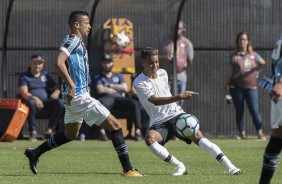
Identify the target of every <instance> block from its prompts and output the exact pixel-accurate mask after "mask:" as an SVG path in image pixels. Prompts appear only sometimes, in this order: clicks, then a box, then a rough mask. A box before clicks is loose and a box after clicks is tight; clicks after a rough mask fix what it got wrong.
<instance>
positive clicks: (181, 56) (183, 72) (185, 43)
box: [161, 21, 194, 108]
mask: <svg viewBox="0 0 282 184" xmlns="http://www.w3.org/2000/svg"><path fill="white" fill-rule="evenodd" d="M174 31H175V26H172V27H171V34H170V38H169V40H168V41H167V43H165V46H164V52H165V56H166V59H168V60H169V61H173V52H174V51H173V49H174V40H173V39H174ZM185 31H186V29H185V24H184V22H183V21H180V22H179V24H178V32H177V36H178V37H177V51H176V63H177V64H176V65H177V68H176V71H177V87H178V91H177V93H178V94H180V93H182V92H184V91H185V90H186V89H187V87H186V83H187V68H188V67H189V66H192V64H193V59H194V48H193V45H192V43H191V41H190V40H189V39H188V38H186V37H185V36H184V35H183V34H184V32H185ZM161 58H162V57H161ZM170 78H172V76H170ZM170 84H172V79H171V80H170ZM179 103H180V106H181V107H182V108H183V104H184V100H181V101H180V102H179Z"/></svg>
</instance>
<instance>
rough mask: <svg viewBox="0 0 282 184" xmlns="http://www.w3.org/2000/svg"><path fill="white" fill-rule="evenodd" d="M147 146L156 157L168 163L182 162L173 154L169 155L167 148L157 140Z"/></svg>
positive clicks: (177, 163) (176, 163)
mask: <svg viewBox="0 0 282 184" xmlns="http://www.w3.org/2000/svg"><path fill="white" fill-rule="evenodd" d="M149 148H150V150H151V151H152V152H153V153H154V154H155V155H156V156H157V157H159V158H160V159H162V160H164V161H166V162H168V163H171V164H173V165H175V166H177V165H179V164H182V162H180V161H179V160H177V159H176V158H175V157H174V156H172V155H170V154H169V152H168V151H167V149H166V148H165V147H164V146H162V145H160V144H159V143H158V142H155V143H154V144H151V145H150V146H149Z"/></svg>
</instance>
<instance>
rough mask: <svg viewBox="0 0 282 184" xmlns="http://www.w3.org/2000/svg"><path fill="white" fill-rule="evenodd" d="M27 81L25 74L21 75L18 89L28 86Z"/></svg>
mask: <svg viewBox="0 0 282 184" xmlns="http://www.w3.org/2000/svg"><path fill="white" fill-rule="evenodd" d="M27 85H28V84H27V80H26V78H25V75H24V74H21V75H20V76H19V80H18V87H21V86H27Z"/></svg>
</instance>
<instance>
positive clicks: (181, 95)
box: [179, 91, 199, 99]
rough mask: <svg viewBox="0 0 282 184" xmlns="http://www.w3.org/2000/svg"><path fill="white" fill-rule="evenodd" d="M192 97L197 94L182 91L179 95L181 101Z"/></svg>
mask: <svg viewBox="0 0 282 184" xmlns="http://www.w3.org/2000/svg"><path fill="white" fill-rule="evenodd" d="M194 95H199V93H197V92H194V91H184V92H183V93H181V94H179V96H180V98H181V99H189V98H191V97H192V96H194Z"/></svg>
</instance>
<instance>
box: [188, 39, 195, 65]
mask: <svg viewBox="0 0 282 184" xmlns="http://www.w3.org/2000/svg"><path fill="white" fill-rule="evenodd" d="M187 46H188V48H187V58H188V59H189V60H193V59H194V47H193V44H192V42H190V41H188V44H187Z"/></svg>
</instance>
